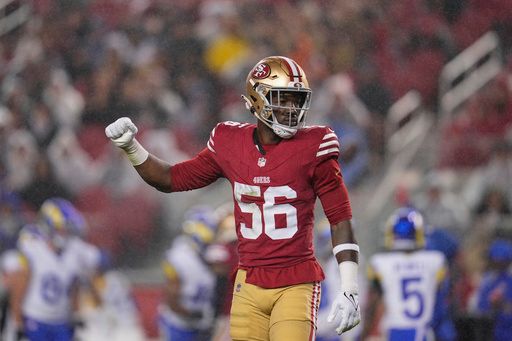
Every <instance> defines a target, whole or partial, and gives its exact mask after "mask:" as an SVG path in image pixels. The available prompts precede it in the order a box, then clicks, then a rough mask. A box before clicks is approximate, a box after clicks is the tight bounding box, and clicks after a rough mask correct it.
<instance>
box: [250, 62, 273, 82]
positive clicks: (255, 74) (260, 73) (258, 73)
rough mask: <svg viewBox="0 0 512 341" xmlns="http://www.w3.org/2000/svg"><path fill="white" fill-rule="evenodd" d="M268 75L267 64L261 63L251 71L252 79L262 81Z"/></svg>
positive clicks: (268, 67)
mask: <svg viewBox="0 0 512 341" xmlns="http://www.w3.org/2000/svg"><path fill="white" fill-rule="evenodd" d="M269 75H270V66H268V64H267V63H261V64H258V65H256V66H255V67H254V70H252V78H256V79H263V78H267V77H268V76H269Z"/></svg>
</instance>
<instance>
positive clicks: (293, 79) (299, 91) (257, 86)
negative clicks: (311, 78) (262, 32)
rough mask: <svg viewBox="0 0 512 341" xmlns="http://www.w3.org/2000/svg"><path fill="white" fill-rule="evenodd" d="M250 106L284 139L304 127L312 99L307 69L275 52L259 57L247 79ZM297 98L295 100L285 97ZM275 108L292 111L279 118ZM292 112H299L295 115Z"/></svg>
mask: <svg viewBox="0 0 512 341" xmlns="http://www.w3.org/2000/svg"><path fill="white" fill-rule="evenodd" d="M246 87H247V89H246V90H247V97H246V96H244V95H242V98H243V99H244V100H245V101H246V106H247V109H249V110H250V111H251V113H253V114H254V115H255V116H256V117H257V118H258V119H259V120H260V121H262V122H263V123H264V124H265V125H267V126H268V127H269V128H271V129H272V130H273V131H274V133H276V134H277V135H278V136H280V137H281V138H284V139H288V138H291V137H292V136H294V135H295V133H297V131H298V130H299V129H301V128H302V127H304V125H305V121H306V115H307V113H308V110H309V106H310V102H311V89H310V88H309V83H308V80H307V78H306V74H305V73H304V70H302V68H301V67H300V66H299V64H297V63H296V62H295V61H294V60H292V59H290V58H287V57H282V56H272V57H267V58H264V59H262V60H260V61H259V62H258V63H257V64H256V66H255V67H254V68H253V69H252V70H251V71H250V72H249V75H248V76H247V81H246ZM290 97H291V98H294V100H293V102H290V101H289V100H286V98H290ZM274 110H285V111H286V112H289V113H290V116H289V117H290V118H289V121H288V122H279V121H278V120H277V118H276V115H273V113H274ZM291 113H296V114H297V115H296V119H292V118H291V117H292V115H291Z"/></svg>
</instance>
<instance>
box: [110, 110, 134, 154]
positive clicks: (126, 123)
mask: <svg viewBox="0 0 512 341" xmlns="http://www.w3.org/2000/svg"><path fill="white" fill-rule="evenodd" d="M138 131H139V130H138V129H137V126H136V125H135V124H133V122H132V120H130V119H129V118H128V117H121V118H119V119H118V120H117V121H115V122H114V123H110V124H109V125H108V126H107V127H106V128H105V135H107V137H108V138H109V139H111V140H112V142H113V143H114V144H115V145H116V146H117V147H119V148H123V149H124V148H127V147H130V145H131V144H132V143H133V138H134V136H135V134H137V132H138Z"/></svg>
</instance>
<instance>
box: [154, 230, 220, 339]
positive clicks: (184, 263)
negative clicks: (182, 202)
mask: <svg viewBox="0 0 512 341" xmlns="http://www.w3.org/2000/svg"><path fill="white" fill-rule="evenodd" d="M164 261H165V262H167V263H168V264H169V265H170V266H171V267H173V268H174V270H175V271H176V274H177V276H178V278H179V280H180V284H181V285H180V287H181V304H182V305H183V307H184V308H185V309H187V310H189V311H195V312H202V316H203V317H202V318H201V319H198V320H186V319H183V318H182V317H181V316H180V315H178V314H176V313H174V312H173V311H172V310H170V309H169V308H168V307H167V306H164V307H162V308H161V315H162V317H163V318H164V320H165V321H166V322H168V323H171V324H172V325H176V326H178V327H182V328H193V329H206V328H208V327H210V326H211V324H212V323H213V304H212V300H213V292H214V289H215V280H216V278H215V275H214V274H213V272H212V270H211V269H210V268H209V267H208V265H207V264H206V263H205V262H204V261H203V260H202V259H201V257H200V256H199V254H198V253H197V251H196V250H195V249H194V246H193V244H192V242H191V241H190V239H189V238H188V237H185V236H179V237H177V238H176V239H175V240H174V243H173V245H172V247H171V248H170V249H169V250H168V251H167V252H166V254H165V260H164Z"/></svg>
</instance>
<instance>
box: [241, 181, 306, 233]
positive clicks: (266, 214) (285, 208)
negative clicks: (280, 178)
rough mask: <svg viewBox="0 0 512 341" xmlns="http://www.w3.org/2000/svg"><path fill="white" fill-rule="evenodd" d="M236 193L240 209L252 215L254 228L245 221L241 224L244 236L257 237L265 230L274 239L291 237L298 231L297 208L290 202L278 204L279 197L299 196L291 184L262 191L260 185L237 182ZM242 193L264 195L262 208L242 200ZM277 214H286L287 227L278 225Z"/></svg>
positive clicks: (258, 196)
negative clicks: (278, 226) (249, 226)
mask: <svg viewBox="0 0 512 341" xmlns="http://www.w3.org/2000/svg"><path fill="white" fill-rule="evenodd" d="M234 194H235V199H236V202H237V204H238V207H240V211H242V212H243V213H250V214H251V215H252V228H248V227H247V226H246V225H245V224H244V223H241V224H240V232H241V233H242V236H243V237H244V238H247V239H256V238H258V237H259V236H260V235H261V234H262V233H263V232H264V233H265V234H266V235H267V236H269V237H270V238H271V239H274V240H278V239H289V238H291V237H293V235H294V234H295V233H296V232H297V209H296V208H295V207H293V206H292V205H290V204H276V198H277V197H284V198H286V199H295V198H297V192H295V191H294V190H293V189H291V188H290V187H289V186H277V187H268V188H267V189H266V190H265V191H263V193H262V190H261V187H260V186H252V185H246V184H241V183H238V182H235V186H234ZM242 195H245V196H251V197H257V198H261V196H262V195H263V200H264V202H263V206H262V209H260V207H259V206H258V205H257V204H255V203H245V202H242ZM262 210H263V214H262ZM277 214H282V215H286V222H287V224H286V227H280V228H277V227H276V222H275V216H276V215H277Z"/></svg>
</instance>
